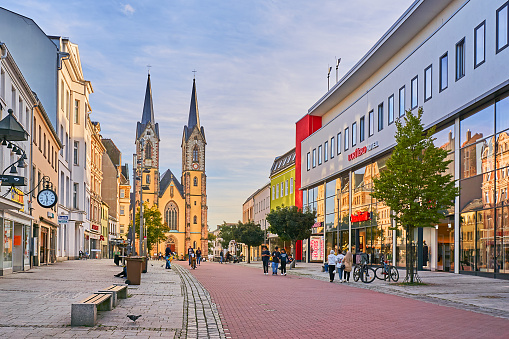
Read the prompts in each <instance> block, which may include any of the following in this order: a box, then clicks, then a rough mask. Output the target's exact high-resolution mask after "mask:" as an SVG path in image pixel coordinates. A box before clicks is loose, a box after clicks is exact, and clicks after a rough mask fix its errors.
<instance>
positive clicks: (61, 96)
mask: <svg viewBox="0 0 509 339" xmlns="http://www.w3.org/2000/svg"><path fill="white" fill-rule="evenodd" d="M64 100H65V89H64V80H61V81H60V109H61V110H62V111H63V110H64V107H65V102H64Z"/></svg>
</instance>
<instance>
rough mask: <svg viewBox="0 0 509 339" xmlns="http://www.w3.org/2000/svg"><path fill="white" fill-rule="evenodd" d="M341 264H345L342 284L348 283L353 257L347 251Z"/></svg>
mask: <svg viewBox="0 0 509 339" xmlns="http://www.w3.org/2000/svg"><path fill="white" fill-rule="evenodd" d="M343 263H344V264H345V268H344V271H345V276H344V278H343V282H349V281H350V272H352V265H353V255H352V252H350V251H348V252H346V255H345V257H344V258H343Z"/></svg>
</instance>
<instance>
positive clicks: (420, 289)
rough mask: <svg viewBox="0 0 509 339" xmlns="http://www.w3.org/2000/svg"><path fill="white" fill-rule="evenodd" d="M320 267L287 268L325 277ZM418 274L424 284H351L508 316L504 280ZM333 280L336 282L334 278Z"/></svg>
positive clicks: (402, 274)
mask: <svg viewBox="0 0 509 339" xmlns="http://www.w3.org/2000/svg"><path fill="white" fill-rule="evenodd" d="M242 265H245V266H252V267H256V268H258V267H260V266H261V265H262V264H261V262H253V263H251V264H247V263H242ZM321 269H322V264H315V263H297V267H296V268H294V269H292V270H291V271H290V270H289V271H288V274H292V275H298V276H303V277H309V278H313V279H317V280H322V281H328V280H329V274H328V273H327V272H322V271H321ZM399 274H400V280H399V281H400V282H401V281H403V279H404V277H405V270H400V271H399ZM419 275H420V276H421V279H422V281H423V282H424V283H425V284H426V285H424V286H402V285H400V284H396V283H388V282H385V281H382V280H378V279H375V281H373V282H372V283H371V284H364V283H362V282H358V283H353V284H352V286H355V287H359V288H365V289H369V290H372V291H377V292H382V293H388V294H394V295H399V296H403V297H408V298H412V299H415V300H421V301H426V302H431V303H434V304H438V305H443V306H451V307H456V308H460V309H463V310H470V311H474V312H478V313H483V314H488V315H494V316H497V317H501V318H506V319H509V281H507V280H502V279H492V278H484V277H476V276H472V275H466V274H452V273H448V272H430V271H419ZM336 278H337V275H336ZM334 283H336V284H338V283H339V282H338V281H337V280H336V281H335V282H334Z"/></svg>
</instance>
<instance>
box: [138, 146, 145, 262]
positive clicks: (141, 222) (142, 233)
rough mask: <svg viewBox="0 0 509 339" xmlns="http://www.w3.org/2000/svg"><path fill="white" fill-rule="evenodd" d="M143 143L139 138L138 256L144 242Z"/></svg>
mask: <svg viewBox="0 0 509 339" xmlns="http://www.w3.org/2000/svg"><path fill="white" fill-rule="evenodd" d="M144 145H145V140H143V139H141V140H140V151H141V164H140V241H139V242H140V243H139V248H140V250H139V254H140V256H143V255H144V254H145V252H144V248H143V245H144V242H145V240H144V239H143V236H144V232H143V167H144V166H143V155H144V150H143V148H144Z"/></svg>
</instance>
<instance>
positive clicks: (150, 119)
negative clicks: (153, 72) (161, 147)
mask: <svg viewBox="0 0 509 339" xmlns="http://www.w3.org/2000/svg"><path fill="white" fill-rule="evenodd" d="M149 123H151V124H153V125H154V129H155V133H156V136H157V138H159V124H157V123H156V122H155V119H154V104H153V102H152V85H151V83H150V74H149V75H148V77H147V89H146V90H145V101H144V102H143V114H142V115H141V122H138V123H137V124H136V139H138V138H139V137H140V136H141V134H142V133H143V132H144V131H145V129H146V128H147V125H148V124H149Z"/></svg>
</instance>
